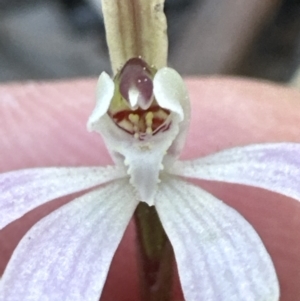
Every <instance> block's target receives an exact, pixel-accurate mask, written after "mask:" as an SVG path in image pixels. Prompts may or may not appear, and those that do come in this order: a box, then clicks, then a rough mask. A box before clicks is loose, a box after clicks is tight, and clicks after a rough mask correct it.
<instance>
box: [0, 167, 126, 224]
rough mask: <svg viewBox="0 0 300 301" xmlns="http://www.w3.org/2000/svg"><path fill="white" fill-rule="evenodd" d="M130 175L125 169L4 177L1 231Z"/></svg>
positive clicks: (38, 172)
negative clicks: (58, 202) (61, 201)
mask: <svg viewBox="0 0 300 301" xmlns="http://www.w3.org/2000/svg"><path fill="white" fill-rule="evenodd" d="M125 176H126V171H125V170H124V169H123V168H122V167H115V166H108V167H80V168H77V167H75V168H55V167H54V168H35V169H24V170H18V171H12V172H7V173H4V174H0V229H1V228H3V227H5V226H6V225H8V224H9V223H11V222H12V221H14V220H15V219H18V218H20V217H21V216H23V215H24V214H25V213H27V212H28V211H30V210H32V209H34V208H36V207H38V206H40V205H42V204H44V203H46V202H48V201H50V200H52V199H55V198H58V197H62V196H65V195H68V194H71V193H74V192H78V191H81V190H84V189H87V188H91V187H93V186H96V185H100V184H103V183H106V182H108V181H111V180H114V179H118V178H122V177H125Z"/></svg>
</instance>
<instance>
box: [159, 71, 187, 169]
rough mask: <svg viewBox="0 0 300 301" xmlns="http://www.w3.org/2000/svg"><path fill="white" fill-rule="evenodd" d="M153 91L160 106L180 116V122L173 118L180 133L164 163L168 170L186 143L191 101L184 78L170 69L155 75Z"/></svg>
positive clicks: (169, 149)
mask: <svg viewBox="0 0 300 301" xmlns="http://www.w3.org/2000/svg"><path fill="white" fill-rule="evenodd" d="M153 90H154V96H155V98H156V100H157V102H158V104H159V105H160V106H161V107H163V108H165V109H168V110H170V111H171V112H173V113H172V114H177V116H178V121H176V118H175V117H174V116H173V121H172V122H178V123H179V132H178V134H177V136H176V138H175V139H174V140H173V142H172V145H171V146H170V147H169V148H168V151H167V155H166V156H165V157H164V161H163V165H164V167H165V168H166V169H168V168H169V167H170V166H172V165H173V163H174V162H175V160H176V159H177V158H178V156H179V155H180V153H181V150H182V148H183V146H184V143H185V139H186V133H187V130H188V126H189V123H190V101H189V96H188V91H187V89H186V86H185V84H184V81H183V79H182V77H181V76H180V75H179V73H178V72H177V71H176V70H174V69H171V68H168V67H165V68H162V69H160V70H158V71H157V73H156V74H155V77H154V79H153Z"/></svg>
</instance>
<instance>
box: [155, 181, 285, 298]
mask: <svg viewBox="0 0 300 301" xmlns="http://www.w3.org/2000/svg"><path fill="white" fill-rule="evenodd" d="M156 198H157V200H156V208H157V211H158V214H159V216H160V219H161V222H162V224H163V227H164V229H165V231H166V233H167V235H168V237H169V239H170V241H171V243H172V246H173V249H174V252H175V257H176V262H177V265H178V271H179V277H180V281H181V285H182V290H183V293H184V296H185V300H186V301H200V300H210V301H220V300H222V301H241V300H243V301H257V300H268V301H278V299H279V286H278V281H277V277H276V273H275V270H274V267H273V264H272V261H271V259H270V256H269V255H268V253H267V251H266V249H265V248H264V245H263V243H262V242H261V240H260V238H259V237H258V235H257V233H256V232H255V231H254V229H253V228H252V227H251V226H250V224H249V223H248V222H247V221H246V220H245V219H244V218H243V217H242V216H241V215H240V214H239V213H238V212H236V211H235V210H234V209H232V208H230V207H228V206H227V205H225V204H224V203H223V202H221V201H220V200H218V199H216V198H215V197H213V196H212V195H210V194H209V193H207V192H205V191H203V190H202V189H200V188H198V187H196V186H194V185H192V184H188V183H186V182H183V181H181V180H177V179H174V178H168V179H165V180H164V183H163V184H162V185H161V188H160V191H159V193H158V194H157V196H156Z"/></svg>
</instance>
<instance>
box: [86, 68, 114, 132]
mask: <svg viewBox="0 0 300 301" xmlns="http://www.w3.org/2000/svg"><path fill="white" fill-rule="evenodd" d="M114 90H115V84H114V82H113V80H112V79H111V78H110V77H109V75H108V74H107V73H106V72H102V73H101V74H100V76H99V79H98V83H97V93H96V94H97V103H96V107H95V109H94V111H93V113H92V114H91V116H90V118H89V120H88V124H87V127H88V130H90V131H92V130H93V127H94V124H95V123H96V122H97V121H98V120H99V118H101V117H102V116H103V115H104V114H105V113H106V112H107V110H108V107H109V105H110V102H111V100H112V98H113V95H114Z"/></svg>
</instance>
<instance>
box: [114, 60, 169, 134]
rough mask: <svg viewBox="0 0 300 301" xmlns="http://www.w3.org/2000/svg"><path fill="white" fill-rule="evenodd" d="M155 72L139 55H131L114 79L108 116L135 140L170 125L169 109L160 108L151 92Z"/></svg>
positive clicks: (165, 128)
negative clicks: (134, 56) (132, 56)
mask: <svg viewBox="0 0 300 301" xmlns="http://www.w3.org/2000/svg"><path fill="white" fill-rule="evenodd" d="M156 71H157V70H156V69H155V68H154V67H150V66H149V65H148V64H147V63H146V62H145V61H143V60H142V59H141V58H132V59H130V60H128V61H127V63H126V64H125V65H124V66H123V68H122V69H121V70H120V71H119V72H118V73H117V75H116V76H115V78H114V82H115V92H114V96H113V99H112V101H111V104H110V107H109V109H108V115H109V116H110V117H111V118H112V120H113V121H114V123H115V124H116V125H117V126H118V127H119V128H121V129H122V130H124V131H125V132H127V133H129V134H131V135H133V136H134V137H135V138H136V139H139V140H145V139H147V137H151V136H153V135H156V134H157V133H159V132H164V131H166V130H167V129H168V128H169V127H170V121H169V118H168V117H169V115H170V111H169V110H166V109H163V108H161V107H160V106H159V105H158V103H157V101H156V99H155V97H154V94H153V77H154V75H155V73H156Z"/></svg>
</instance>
